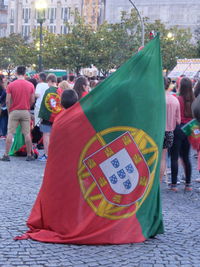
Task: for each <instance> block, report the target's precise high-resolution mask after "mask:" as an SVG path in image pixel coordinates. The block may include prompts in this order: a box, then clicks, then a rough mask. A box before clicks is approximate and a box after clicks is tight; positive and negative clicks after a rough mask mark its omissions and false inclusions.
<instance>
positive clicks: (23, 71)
mask: <svg viewBox="0 0 200 267" xmlns="http://www.w3.org/2000/svg"><path fill="white" fill-rule="evenodd" d="M16 72H17V75H25V74H26V67H25V66H18V67H17V71H16Z"/></svg>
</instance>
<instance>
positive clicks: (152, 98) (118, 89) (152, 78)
mask: <svg viewBox="0 0 200 267" xmlns="http://www.w3.org/2000/svg"><path fill="white" fill-rule="evenodd" d="M80 104H81V106H82V108H83V110H84V112H85V114H86V116H87V118H88V119H89V121H90V123H91V124H92V125H93V127H94V129H95V130H96V132H100V131H102V130H105V129H108V128H111V127H123V126H125V127H132V128H137V129H141V130H142V131H144V132H145V133H146V134H147V135H148V136H149V137H150V138H151V139H152V140H153V141H154V142H155V143H156V145H157V148H158V151H159V155H161V151H162V145H163V138H164V132H165V106H166V104H165V94H164V86H163V77H162V60H161V54H160V41H159V36H157V37H156V38H154V39H153V40H152V41H150V42H149V43H148V44H147V45H146V46H145V48H144V49H143V50H141V51H140V52H139V53H137V54H136V55H134V56H133V57H132V58H131V59H130V60H128V61H127V62H126V63H125V64H124V65H123V66H122V67H121V68H120V69H118V70H117V71H116V72H115V73H114V74H112V75H111V76H110V77H109V78H108V79H106V80H105V81H104V82H102V83H101V84H99V86H97V88H96V89H94V91H92V92H91V93H90V94H89V95H87V96H85V97H84V98H83V99H82V100H81V101H80ZM121 134H122V132H114V133H110V134H108V135H106V136H104V140H105V141H106V143H109V142H111V141H113V140H114V139H115V138H116V137H118V136H119V135H121ZM146 146H147V148H148V146H150V142H149V143H148V142H147V144H146ZM151 156H152V155H151V154H150V153H148V155H144V158H145V160H146V161H148V160H150V158H151ZM159 157H160V156H159ZM155 164H157V165H156V166H157V168H156V171H155V179H154V183H153V185H152V188H151V191H150V193H149V194H148V197H147V199H145V201H144V202H143V204H142V206H141V207H140V209H139V210H138V212H137V218H138V220H139V222H140V224H141V226H142V230H143V234H144V236H145V237H150V236H154V235H156V234H157V233H161V232H163V223H162V213H161V204H160V189H159V169H160V159H159V158H158V156H157V159H155V161H154V163H152V165H151V166H150V171H152V170H153V169H154V167H155ZM147 203H148V204H147Z"/></svg>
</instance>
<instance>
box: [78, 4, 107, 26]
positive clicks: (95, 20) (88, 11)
mask: <svg viewBox="0 0 200 267" xmlns="http://www.w3.org/2000/svg"><path fill="white" fill-rule="evenodd" d="M104 12H105V1H104V0H83V1H82V14H81V15H82V16H83V17H84V20H85V22H86V23H88V24H90V25H92V27H93V28H94V29H95V28H96V27H97V26H98V25H99V24H101V23H102V22H103V21H104V19H105V13H104Z"/></svg>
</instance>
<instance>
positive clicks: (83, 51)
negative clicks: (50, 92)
mask: <svg viewBox="0 0 200 267" xmlns="http://www.w3.org/2000/svg"><path fill="white" fill-rule="evenodd" d="M144 21H145V43H147V42H148V41H149V32H151V31H155V32H160V37H161V49H162V56H163V67H164V68H165V69H167V70H170V69H172V68H173V67H174V66H175V65H176V60H177V59H178V58H192V57H197V56H199V55H200V52H199V51H200V41H198V46H196V45H195V44H193V43H192V42H191V38H192V34H191V32H190V31H189V30H187V29H180V28H178V27H170V28H167V27H166V26H165V25H164V24H163V23H161V21H159V20H157V21H155V22H154V23H150V22H149V20H148V19H147V18H145V19H144ZM75 22H76V23H75V24H73V25H70V24H67V27H68V28H69V33H68V34H65V35H56V34H53V33H50V32H48V31H47V30H45V29H43V46H42V59H43V66H44V68H45V69H49V68H59V69H60V68H63V69H69V70H74V71H76V72H77V73H78V72H79V71H80V69H81V68H84V67H90V66H91V65H92V64H94V65H95V66H96V67H97V68H98V69H99V70H100V71H101V72H102V73H103V74H105V75H106V74H107V73H108V71H109V70H110V69H112V68H118V67H119V66H120V65H122V64H123V63H124V62H125V61H126V60H127V59H128V58H129V57H130V56H131V55H132V54H133V53H135V52H137V50H138V48H139V47H140V46H141V24H140V21H139V20H138V16H137V13H136V12H135V10H132V11H131V13H130V14H128V13H126V12H122V16H121V21H120V22H119V23H115V24H108V23H107V22H104V23H103V24H102V25H100V26H99V27H98V28H97V29H96V30H95V31H94V29H93V28H92V26H91V25H87V24H85V22H84V20H83V19H82V18H81V17H79V16H77V14H76V20H75ZM169 33H170V36H169ZM199 36H200V35H199ZM198 40H200V38H199V39H198ZM38 44H39V31H37V30H36V31H34V32H33V35H32V38H31V41H30V40H29V41H25V40H24V39H23V38H22V37H21V36H20V35H15V34H12V35H10V36H9V37H7V38H0V68H3V69H7V68H8V66H10V64H12V65H14V66H16V65H19V64H24V65H26V66H27V65H32V64H36V65H38V56H39V51H38ZM198 49H199V50H198Z"/></svg>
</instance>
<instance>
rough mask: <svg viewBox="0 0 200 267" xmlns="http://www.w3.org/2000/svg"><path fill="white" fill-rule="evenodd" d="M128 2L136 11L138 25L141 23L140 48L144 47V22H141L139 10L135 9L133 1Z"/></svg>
mask: <svg viewBox="0 0 200 267" xmlns="http://www.w3.org/2000/svg"><path fill="white" fill-rule="evenodd" d="M129 2H130V3H131V5H132V6H133V7H134V8H135V10H136V11H137V14H138V17H139V19H140V23H141V27H142V33H141V35H142V36H141V38H142V41H141V42H142V46H144V21H143V19H142V17H141V15H140V12H139V10H138V9H137V7H136V5H135V4H134V3H133V1H132V0H129Z"/></svg>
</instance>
